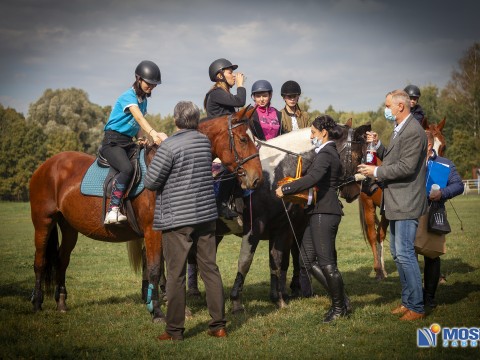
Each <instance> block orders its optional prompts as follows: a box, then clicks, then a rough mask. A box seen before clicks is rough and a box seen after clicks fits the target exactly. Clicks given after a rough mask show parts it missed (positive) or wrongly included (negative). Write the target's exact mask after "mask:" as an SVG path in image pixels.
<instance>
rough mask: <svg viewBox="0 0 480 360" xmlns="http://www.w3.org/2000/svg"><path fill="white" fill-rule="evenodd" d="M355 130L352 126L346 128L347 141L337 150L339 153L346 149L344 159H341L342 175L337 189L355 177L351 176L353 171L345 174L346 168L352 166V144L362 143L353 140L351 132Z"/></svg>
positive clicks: (353, 180)
mask: <svg viewBox="0 0 480 360" xmlns="http://www.w3.org/2000/svg"><path fill="white" fill-rule="evenodd" d="M354 132H355V130H354V129H353V128H351V127H350V128H348V134H347V141H346V142H345V144H344V145H343V146H342V148H341V149H340V150H339V151H338V153H339V154H341V153H342V152H343V151H344V150H346V151H347V152H346V154H345V159H344V160H343V163H342V165H343V177H342V183H341V184H340V185H338V186H337V189H341V188H342V187H344V186H345V185H348V184H350V183H352V182H355V181H356V180H355V177H354V176H353V175H354V174H355V171H353V173H351V174H347V168H348V169H350V168H351V167H352V161H353V160H352V144H362V141H357V140H353V133H354Z"/></svg>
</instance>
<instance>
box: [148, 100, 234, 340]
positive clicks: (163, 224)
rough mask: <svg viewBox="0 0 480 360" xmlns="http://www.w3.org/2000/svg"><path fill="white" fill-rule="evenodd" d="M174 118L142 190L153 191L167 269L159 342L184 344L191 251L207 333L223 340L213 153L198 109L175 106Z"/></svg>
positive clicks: (156, 227)
mask: <svg viewBox="0 0 480 360" xmlns="http://www.w3.org/2000/svg"><path fill="white" fill-rule="evenodd" d="M173 118H174V120H175V125H176V127H177V131H176V132H175V133H174V134H173V135H172V136H170V137H169V138H167V139H166V140H165V141H163V142H162V144H161V145H160V147H159V148H158V150H157V153H156V154H155V157H154V158H153V160H152V162H151V164H150V166H149V168H148V171H147V175H146V177H145V181H144V182H145V187H146V188H147V189H150V190H156V191H157V194H156V202H155V213H154V220H153V229H154V230H157V231H162V240H163V255H164V257H165V262H166V265H167V302H168V305H167V318H166V322H167V326H166V329H165V333H163V334H162V335H160V336H159V337H158V339H159V340H183V333H184V331H185V306H186V301H185V297H186V294H185V272H186V271H185V269H186V264H187V256H188V253H189V251H190V249H191V248H192V246H195V247H196V249H197V251H196V257H197V263H198V268H199V269H200V276H201V277H202V280H203V282H204V283H205V292H206V298H207V307H208V311H209V313H210V316H211V317H212V320H211V321H210V323H209V328H210V330H209V331H208V334H209V335H211V336H214V337H225V336H226V335H227V332H226V329H225V324H226V319H225V300H224V296H223V284H222V278H221V276H220V271H219V269H218V266H217V264H216V242H215V230H216V220H217V217H218V214H217V205H216V202H215V194H214V191H213V177H212V154H211V145H210V141H209V140H208V138H207V137H206V136H205V135H203V134H201V133H200V132H198V131H197V130H196V129H197V127H198V121H199V119H200V110H199V109H198V107H197V106H196V105H195V104H193V103H192V102H190V101H181V102H179V103H178V104H177V105H176V106H175V109H174V112H173Z"/></svg>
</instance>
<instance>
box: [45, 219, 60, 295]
mask: <svg viewBox="0 0 480 360" xmlns="http://www.w3.org/2000/svg"><path fill="white" fill-rule="evenodd" d="M58 248H59V246H58V229H57V225H55V226H54V227H53V228H52V230H51V231H50V235H49V236H48V239H47V249H46V253H45V290H46V292H47V294H49V295H52V294H53V287H52V284H53V282H54V281H55V273H56V270H57V266H58V263H59V254H58Z"/></svg>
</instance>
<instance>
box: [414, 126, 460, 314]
mask: <svg viewBox="0 0 480 360" xmlns="http://www.w3.org/2000/svg"><path fill="white" fill-rule="evenodd" d="M425 133H426V134H427V140H428V161H427V162H434V163H439V164H442V165H443V166H446V167H448V168H449V169H450V172H449V174H448V179H447V185H446V186H445V187H444V188H441V189H440V190H438V191H431V192H430V194H428V204H429V205H431V204H432V203H437V204H439V205H440V206H441V207H443V208H445V202H446V201H447V200H448V199H451V198H453V197H455V196H458V195H461V194H462V193H463V190H464V188H463V182H462V178H461V177H460V175H459V174H458V172H457V168H456V167H455V165H454V163H453V162H452V161H451V160H449V159H447V158H444V157H441V156H438V155H437V153H436V152H435V150H434V148H433V145H434V143H435V138H434V136H433V134H432V133H431V132H430V131H428V130H427V131H426V132H425ZM427 180H428V174H427ZM443 236H445V235H443ZM423 259H424V262H425V267H424V269H423V301H424V303H425V306H428V307H429V308H430V309H435V308H436V307H437V301H436V300H435V293H436V291H437V286H438V281H439V279H440V276H441V275H440V257H439V256H438V257H436V258H434V259H432V258H429V257H427V256H424V257H423Z"/></svg>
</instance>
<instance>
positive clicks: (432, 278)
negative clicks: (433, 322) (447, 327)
mask: <svg viewBox="0 0 480 360" xmlns="http://www.w3.org/2000/svg"><path fill="white" fill-rule="evenodd" d="M439 278H440V257H437V258H435V259H430V258H428V257H426V256H425V268H424V270H423V281H424V288H423V302H424V303H425V306H428V307H429V308H431V309H435V308H436V307H437V302H436V301H435V292H436V291H437V286H438V280H439Z"/></svg>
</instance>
